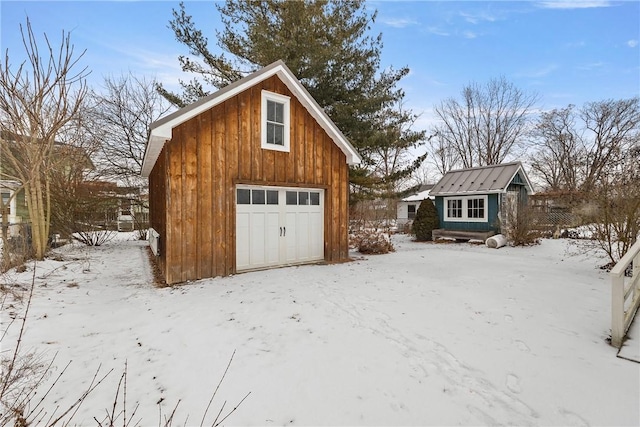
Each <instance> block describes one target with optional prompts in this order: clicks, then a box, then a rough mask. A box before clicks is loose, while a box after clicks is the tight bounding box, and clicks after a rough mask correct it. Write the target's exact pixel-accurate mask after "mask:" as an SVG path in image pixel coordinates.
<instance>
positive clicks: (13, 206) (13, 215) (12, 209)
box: [0, 188, 18, 224]
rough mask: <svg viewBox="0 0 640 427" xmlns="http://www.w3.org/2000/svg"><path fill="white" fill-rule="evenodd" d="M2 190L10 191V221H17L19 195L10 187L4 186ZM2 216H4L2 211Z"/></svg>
mask: <svg viewBox="0 0 640 427" xmlns="http://www.w3.org/2000/svg"><path fill="white" fill-rule="evenodd" d="M2 192H3V193H6V192H8V193H9V199H10V200H9V219H8V223H9V224H13V223H15V222H16V209H17V199H18V197H17V196H16V194H15V191H14V190H11V189H10V188H2ZM0 218H2V212H0Z"/></svg>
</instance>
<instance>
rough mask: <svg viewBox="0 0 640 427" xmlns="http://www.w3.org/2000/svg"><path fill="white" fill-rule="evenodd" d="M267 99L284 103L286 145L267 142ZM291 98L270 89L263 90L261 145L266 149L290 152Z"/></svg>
mask: <svg viewBox="0 0 640 427" xmlns="http://www.w3.org/2000/svg"><path fill="white" fill-rule="evenodd" d="M267 101H274V102H278V103H280V104H284V145H276V144H268V143H267ZM290 104H291V98H290V97H288V96H286V95H281V94H279V93H274V92H269V91H268V90H263V91H262V116H261V122H262V132H261V147H262V148H263V149H265V150H275V151H284V152H287V153H288V152H289V141H290V137H289V133H290V130H291V117H290V108H289V105H290Z"/></svg>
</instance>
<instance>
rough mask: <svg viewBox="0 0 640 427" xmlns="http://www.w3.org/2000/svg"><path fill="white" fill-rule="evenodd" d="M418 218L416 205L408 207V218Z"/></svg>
mask: <svg viewBox="0 0 640 427" xmlns="http://www.w3.org/2000/svg"><path fill="white" fill-rule="evenodd" d="M415 217H416V205H407V218H409V219H414V218H415Z"/></svg>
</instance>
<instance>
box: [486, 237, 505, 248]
mask: <svg viewBox="0 0 640 427" xmlns="http://www.w3.org/2000/svg"><path fill="white" fill-rule="evenodd" d="M485 244H486V245H487V247H488V248H493V249H498V248H501V247H503V246H505V245H506V244H507V238H506V237H505V236H504V235H503V234H496V235H495V236H491V237H489V238H488V239H487V240H486V242H485Z"/></svg>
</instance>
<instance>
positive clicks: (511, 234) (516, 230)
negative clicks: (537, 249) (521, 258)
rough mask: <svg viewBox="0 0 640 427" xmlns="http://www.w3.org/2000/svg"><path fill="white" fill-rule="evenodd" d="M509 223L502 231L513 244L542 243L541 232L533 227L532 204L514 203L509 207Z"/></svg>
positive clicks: (507, 211)
mask: <svg viewBox="0 0 640 427" xmlns="http://www.w3.org/2000/svg"><path fill="white" fill-rule="evenodd" d="M506 215H507V217H506V218H507V224H506V225H505V227H502V228H503V229H502V233H503V234H504V235H505V236H506V237H507V240H508V241H509V244H510V245H511V246H529V245H537V244H538V243H540V236H541V233H540V232H539V231H537V230H535V229H534V228H533V225H534V212H533V209H532V207H531V206H530V205H527V204H514V205H513V206H512V207H511V208H507V210H506Z"/></svg>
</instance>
